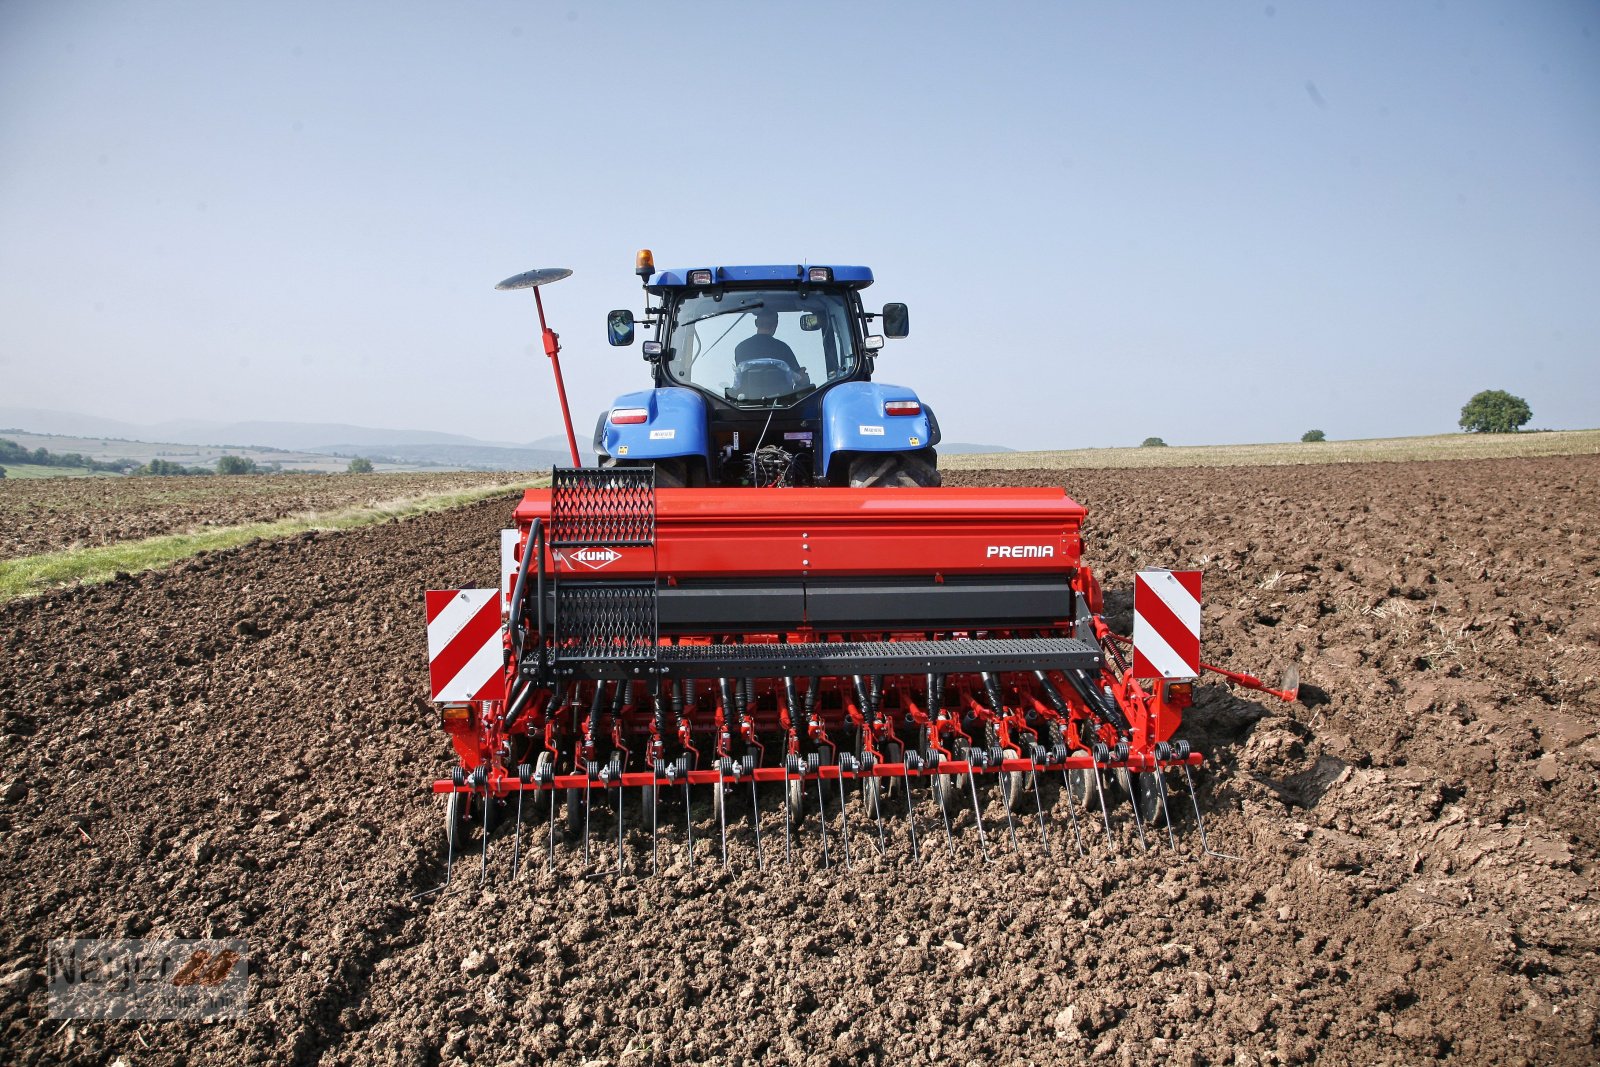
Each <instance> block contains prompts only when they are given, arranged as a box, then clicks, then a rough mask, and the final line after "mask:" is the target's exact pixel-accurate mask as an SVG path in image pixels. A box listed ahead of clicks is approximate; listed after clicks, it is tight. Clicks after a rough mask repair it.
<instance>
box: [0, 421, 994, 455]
mask: <svg viewBox="0 0 1600 1067" xmlns="http://www.w3.org/2000/svg"><path fill="white" fill-rule="evenodd" d="M0 427H11V428H13V429H16V430H22V431H27V432H30V433H35V434H55V435H62V436H68V437H82V438H90V437H93V438H98V439H101V440H107V441H109V440H122V441H128V442H159V443H165V444H169V445H172V444H176V445H187V446H191V447H192V448H194V449H198V450H203V451H205V452H214V450H216V449H225V450H230V451H233V452H236V453H239V454H243V453H245V452H247V451H261V450H277V451H285V452H295V453H302V454H308V455H325V456H333V457H338V458H342V459H348V458H349V457H350V456H358V455H359V456H365V457H367V458H368V459H372V460H384V461H387V462H389V463H393V464H397V465H401V466H419V465H420V466H428V467H458V468H459V467H466V468H471V469H479V470H539V469H542V468H545V467H550V466H552V465H555V464H562V465H565V464H566V463H569V462H570V461H571V460H570V457H569V456H568V454H567V437H566V434H565V433H557V434H550V435H549V436H546V437H541V438H538V439H537V440H534V441H528V442H524V443H520V444H518V443H515V442H507V441H483V440H479V439H478V438H476V437H468V436H466V435H465V434H457V433H444V432H441V431H437V430H396V429H383V428H377V427H371V426H352V425H349V424H346V423H336V422H262V421H253V422H208V421H205V420H201V419H177V420H171V421H167V422H158V423H149V424H139V423H132V422H123V421H121V420H119V419H105V418H100V417H99V416H96V415H84V414H81V413H79V412H72V411H51V410H47V409H44V408H24V407H10V406H6V405H0ZM112 451H115V449H95V450H94V452H95V453H99V452H112ZM939 451H940V452H941V453H942V454H944V455H962V454H970V453H982V452H991V453H992V452H1011V451H1014V449H1010V448H1007V447H1005V446H1004V445H982V444H967V443H965V442H961V441H946V442H944V443H943V444H941V445H940V446H939ZM578 452H579V454H580V455H581V456H582V457H583V460H584V462H586V463H588V462H593V454H592V452H591V446H590V443H589V434H588V433H587V432H585V431H582V430H579V431H578ZM85 454H90V453H88V452H86V453H85ZM122 454H130V455H131V454H133V452H132V451H131V450H126V449H125V450H123V453H122ZM96 458H100V457H99V456H98V454H97V455H96ZM303 462H305V463H310V462H312V461H311V460H309V459H307V460H305V461H303ZM333 466H338V467H342V466H343V464H342V463H340V464H334V465H333Z"/></svg>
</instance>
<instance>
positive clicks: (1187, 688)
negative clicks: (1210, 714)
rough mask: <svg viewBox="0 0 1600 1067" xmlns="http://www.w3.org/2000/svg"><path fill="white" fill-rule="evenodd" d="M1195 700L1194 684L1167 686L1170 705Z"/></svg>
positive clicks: (1178, 683) (1177, 683)
mask: <svg viewBox="0 0 1600 1067" xmlns="http://www.w3.org/2000/svg"><path fill="white" fill-rule="evenodd" d="M1193 699H1194V683H1193V682H1173V683H1172V684H1171V685H1169V686H1167V701H1168V702H1169V703H1171V702H1175V701H1180V700H1193Z"/></svg>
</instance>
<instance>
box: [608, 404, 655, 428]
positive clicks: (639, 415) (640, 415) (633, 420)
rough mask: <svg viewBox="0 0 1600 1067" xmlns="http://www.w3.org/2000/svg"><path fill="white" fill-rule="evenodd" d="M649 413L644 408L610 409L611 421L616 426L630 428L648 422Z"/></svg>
mask: <svg viewBox="0 0 1600 1067" xmlns="http://www.w3.org/2000/svg"><path fill="white" fill-rule="evenodd" d="M649 419H650V412H648V411H646V410H645V409H644V408H612V409H611V421H612V423H613V424H614V425H617V426H632V425H636V424H638V423H641V422H648V421H649Z"/></svg>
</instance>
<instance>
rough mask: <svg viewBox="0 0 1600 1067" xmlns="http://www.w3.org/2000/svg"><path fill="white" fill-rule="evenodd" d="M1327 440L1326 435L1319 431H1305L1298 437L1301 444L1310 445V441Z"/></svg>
mask: <svg viewBox="0 0 1600 1067" xmlns="http://www.w3.org/2000/svg"><path fill="white" fill-rule="evenodd" d="M1327 439H1328V435H1327V434H1325V433H1323V432H1322V431H1321V430H1307V431H1306V432H1305V433H1303V434H1301V435H1300V440H1301V442H1302V443H1305V444H1310V443H1311V442H1312V441H1326V440H1327Z"/></svg>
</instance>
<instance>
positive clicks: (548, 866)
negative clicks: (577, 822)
mask: <svg viewBox="0 0 1600 1067" xmlns="http://www.w3.org/2000/svg"><path fill="white" fill-rule="evenodd" d="M544 869H545V870H546V871H554V870H555V869H556V791H555V790H554V789H552V790H550V858H549V859H547V860H546V861H545V866H544Z"/></svg>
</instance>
